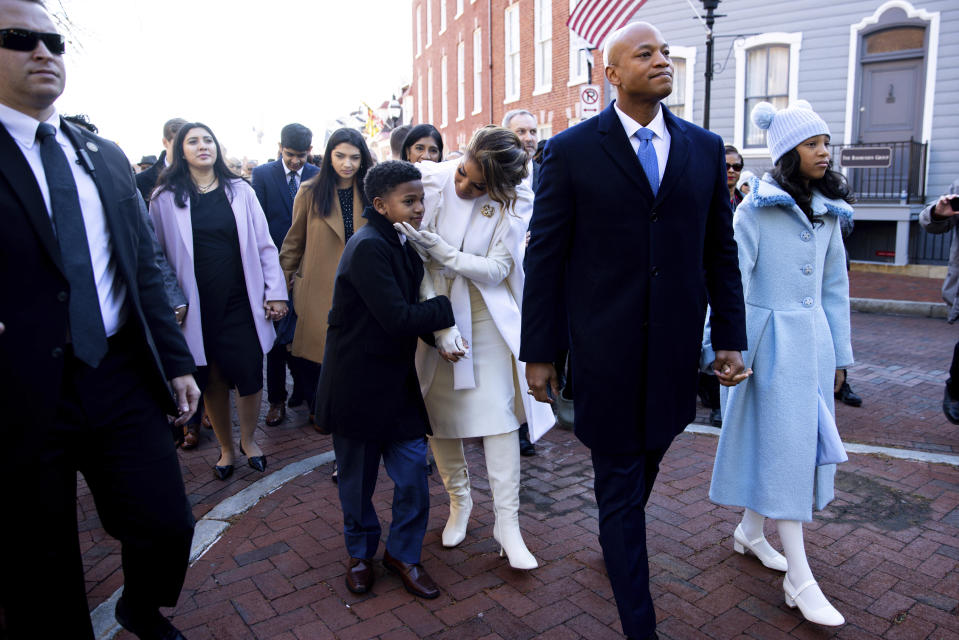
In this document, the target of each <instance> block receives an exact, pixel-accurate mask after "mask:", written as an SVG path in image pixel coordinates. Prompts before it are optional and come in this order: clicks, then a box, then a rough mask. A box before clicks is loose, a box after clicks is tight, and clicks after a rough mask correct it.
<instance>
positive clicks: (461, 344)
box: [433, 324, 469, 362]
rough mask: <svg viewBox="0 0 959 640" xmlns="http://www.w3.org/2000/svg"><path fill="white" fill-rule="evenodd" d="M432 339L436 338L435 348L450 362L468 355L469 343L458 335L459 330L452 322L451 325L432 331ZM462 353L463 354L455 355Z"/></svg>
mask: <svg viewBox="0 0 959 640" xmlns="http://www.w3.org/2000/svg"><path fill="white" fill-rule="evenodd" d="M433 339H434V340H436V348H437V349H438V350H439V352H440V355H442V356H443V358H445V359H446V360H449V361H450V362H456V361H457V360H459V359H460V358H468V357H469V344H467V342H466V340H465V339H464V338H463V336H462V335H460V330H459V329H457V328H456V325H455V324H454V325H453V326H452V327H448V328H446V329H440V330H439V331H434V332H433ZM458 353H462V354H463V355H457V354H458Z"/></svg>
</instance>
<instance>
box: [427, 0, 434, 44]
mask: <svg viewBox="0 0 959 640" xmlns="http://www.w3.org/2000/svg"><path fill="white" fill-rule="evenodd" d="M431 44H433V0H426V46H427V47H428V46H430V45H431Z"/></svg>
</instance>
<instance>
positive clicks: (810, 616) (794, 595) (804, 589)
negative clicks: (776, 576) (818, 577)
mask: <svg viewBox="0 0 959 640" xmlns="http://www.w3.org/2000/svg"><path fill="white" fill-rule="evenodd" d="M783 591H785V592H786V604H787V605H788V606H790V607H792V608H796V607H799V611H801V612H802V614H803V617H804V618H806V620H809V621H810V622H815V623H816V624H821V625H823V626H826V627H838V626H839V625H841V624H845V622H846V619H845V618H843V617H842V614H841V613H839V612H838V611H837V610H836V607H834V606H832V605H831V604H829V601H828V600H827V599H826V596H825V595H824V594H823V592H822V590H821V589H820V588H819V585H818V584H817V583H816V581H815V580H807V581H806V582H804V583H802V584H801V585H799V587H798V588H793V586H792V585H791V584H790V583H789V577H788V576H786V577H785V578H783ZM817 591H818V592H819V593H818V595H819V596H820V598H818V599H821V600H822V601H823V602H825V603H826V604H825V605H824V606H820V607H818V608H816V609H813V608H812V605H810V604H808V602H807V601H808V600H809V599H814V598H812V596H815V594H816V592H817Z"/></svg>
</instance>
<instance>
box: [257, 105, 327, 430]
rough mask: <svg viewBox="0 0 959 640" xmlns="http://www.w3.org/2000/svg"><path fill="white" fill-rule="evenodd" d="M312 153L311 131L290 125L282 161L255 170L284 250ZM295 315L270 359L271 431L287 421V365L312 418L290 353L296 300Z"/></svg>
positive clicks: (280, 327) (307, 392)
mask: <svg viewBox="0 0 959 640" xmlns="http://www.w3.org/2000/svg"><path fill="white" fill-rule="evenodd" d="M312 150H313V132H312V131H310V130H309V129H308V128H307V127H304V126H303V125H302V124H297V123H295V122H294V123H292V124H288V125H286V126H285V127H283V129H281V130H280V144H279V155H280V157H279V158H278V159H277V160H274V161H273V162H268V163H266V164H264V165H263V166H260V167H257V168H256V169H254V170H253V176H252V184H253V191H255V192H256V197H257V200H259V201H260V206H261V207H263V213H264V214H265V215H266V220H267V223H269V225H270V236H271V237H272V238H273V244H275V245H276V246H277V247H278V248H279V247H282V246H283V239H284V238H285V237H286V233H287V231H289V230H290V225H291V224H292V223H293V200H294V199H295V198H296V192H297V191H298V190H299V188H300V185H301V184H302V183H303V182H305V181H306V180H309V179H310V178H312V177H314V176H315V175H316V174H318V173H319V172H320V170H319V169H318V168H317V167H316V166H314V165H312V164H310V163H309V157H310V152H311V151H312ZM290 311H291V313H290V314H288V315H287V317H285V318H283V320H280V321H279V322H277V323H275V324H276V344H274V345H273V348H272V349H271V350H270V352H269V353H267V354H266V396H267V400H268V401H269V403H270V408H269V410H268V411H267V413H266V424H267V425H268V426H270V427H275V426H276V425H278V424H280V423H281V422H283V419H284V418H285V417H286V405H285V403H286V398H287V395H286V368H287V367H288V366H289V368H290V374H291V375H292V376H293V394H292V395H291V396H290V406H291V407H296V406H298V405H300V404H302V403H303V401H304V400H305V401H306V402H307V404H308V405H309V410H310V413H313V403H314V399H313V396H314V394H315V393H316V389H315V388H308V387H309V386H310V385H309V384H306V383H305V378H307V376H304V375H303V374H302V369H303V366H304V363H303V361H302V360H301V359H300V358H297V357H296V356H294V355H292V354H291V353H290V351H289V348H288V346H289V343H290V342H292V341H293V331H294V330H295V329H296V313H295V310H294V309H293V301H292V300H291V301H290Z"/></svg>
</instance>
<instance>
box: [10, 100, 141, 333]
mask: <svg viewBox="0 0 959 640" xmlns="http://www.w3.org/2000/svg"><path fill="white" fill-rule="evenodd" d="M46 122H47V123H49V124H50V125H52V126H53V127H54V128H55V129H56V130H57V133H56V141H57V142H58V143H60V148H61V149H63V153H64V154H66V156H67V162H68V163H69V165H70V168H71V169H72V170H73V179H74V181H75V182H76V183H77V195H78V196H79V199H80V210H81V212H82V213H83V226H84V228H85V229H86V232H87V245H89V247H90V260H91V262H92V263H93V278H94V280H95V281H96V285H97V297H98V298H99V301H100V314H101V315H102V316H103V327H104V328H105V329H106V332H107V336H112V335H113V334H115V333H116V332H117V331H119V330H120V327H122V326H123V323H124V322H125V321H126V309H125V307H124V301H125V300H126V295H127V287H126V283H124V282H123V280H122V279H120V278H118V277H116V272H117V267H116V260H115V259H114V257H113V244H112V242H111V240H110V229H109V227H108V226H107V219H106V213H105V211H104V209H103V203H102V202H101V201H100V193H99V192H98V191H97V185H96V183H95V182H94V181H93V178H92V177H90V174H89V173H87V172H86V169H84V168H83V165H81V164H80V162H79V159H78V157H77V150H76V149H75V148H74V147H73V144H72V143H71V142H70V140H69V139H68V138H67V136H66V134H65V133H63V131H62V130H61V129H60V115H59V114H58V113H57V112H56V110H54V112H53V115H51V116H50V117H49V118H47V120H46ZM0 123H2V124H3V126H4V127H6V129H7V131H8V132H9V133H10V136H11V137H12V138H13V139H14V140H16V142H17V146H18V147H20V151H21V152H22V153H23V157H24V158H26V160H27V164H29V165H30V169H32V170H33V175H34V177H35V178H36V179H37V186H38V187H40V193H41V194H43V202H44V203H45V204H46V205H47V215H49V216H50V217H51V222H52V220H53V209H51V207H50V188H49V187H48V186H47V178H46V172H45V171H44V170H43V161H42V160H41V158H40V145H39V144H38V143H37V127H39V126H40V121H39V120H37V119H35V118H33V117H31V116H28V115H26V114H25V113H21V112H19V111H17V110H15V109H11V108H10V107H8V106H6V105H4V104H0ZM88 153H95V152H91V151H88ZM53 231H54V233H56V227H54V230H53Z"/></svg>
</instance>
